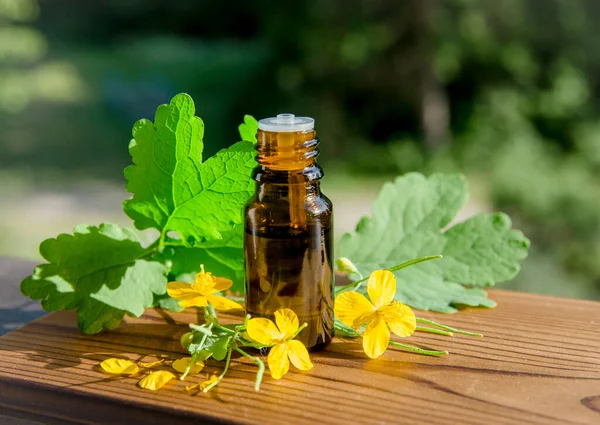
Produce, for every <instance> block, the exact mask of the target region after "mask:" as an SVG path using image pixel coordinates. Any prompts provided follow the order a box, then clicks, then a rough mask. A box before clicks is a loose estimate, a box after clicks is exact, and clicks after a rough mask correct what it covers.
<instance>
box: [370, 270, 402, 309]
mask: <svg viewBox="0 0 600 425" xmlns="http://www.w3.org/2000/svg"><path fill="white" fill-rule="evenodd" d="M367 293H368V294H369V299H370V300H371V302H372V303H373V305H374V306H375V308H379V307H381V306H382V305H384V304H387V303H389V302H392V301H393V300H394V297H395V296H396V276H394V274H393V273H392V272H390V271H389V270H375V271H374V272H373V273H371V276H369V282H368V283H367Z"/></svg>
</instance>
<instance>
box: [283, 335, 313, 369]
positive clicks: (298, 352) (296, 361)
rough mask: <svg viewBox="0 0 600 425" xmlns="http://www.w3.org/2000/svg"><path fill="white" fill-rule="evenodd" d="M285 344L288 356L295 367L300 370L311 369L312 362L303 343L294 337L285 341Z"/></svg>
mask: <svg viewBox="0 0 600 425" xmlns="http://www.w3.org/2000/svg"><path fill="white" fill-rule="evenodd" d="M285 344H286V345H287V353H288V357H289V358H290V361H291V362H292V364H293V365H294V366H296V368H298V369H300V370H311V369H312V368H313V364H312V362H311V361H310V357H309V356H308V350H307V349H306V347H305V346H304V344H302V343H301V342H300V341H297V340H295V339H292V340H290V341H286V343H285Z"/></svg>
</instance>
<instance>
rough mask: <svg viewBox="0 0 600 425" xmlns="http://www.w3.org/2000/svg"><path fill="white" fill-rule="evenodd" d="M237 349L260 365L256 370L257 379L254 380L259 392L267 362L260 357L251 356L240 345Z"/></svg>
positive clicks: (256, 389)
mask: <svg viewBox="0 0 600 425" xmlns="http://www.w3.org/2000/svg"><path fill="white" fill-rule="evenodd" d="M235 351H237V352H238V353H240V354H241V355H242V356H245V357H248V358H249V359H250V360H252V361H253V362H254V363H256V365H257V366H258V371H257V372H256V381H255V382H254V391H256V392H259V391H260V384H261V382H262V379H263V375H264V374H265V363H264V362H263V361H262V360H261V359H259V358H258V357H254V356H251V355H250V354H248V353H246V352H245V351H244V350H242V349H241V348H239V347H236V349H235Z"/></svg>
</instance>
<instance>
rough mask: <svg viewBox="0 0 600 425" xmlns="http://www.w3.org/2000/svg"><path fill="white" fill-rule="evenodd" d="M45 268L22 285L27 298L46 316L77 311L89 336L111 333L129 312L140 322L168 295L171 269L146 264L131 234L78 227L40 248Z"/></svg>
mask: <svg viewBox="0 0 600 425" xmlns="http://www.w3.org/2000/svg"><path fill="white" fill-rule="evenodd" d="M40 253H41V255H42V257H44V259H45V260H47V261H48V264H42V265H40V266H38V267H36V269H35V270H34V273H33V275H32V276H29V277H28V278H26V279H25V280H24V281H23V282H22V283H21V291H22V292H23V294H24V295H26V296H28V297H30V298H32V299H35V300H41V301H42V307H43V308H44V309H45V310H47V311H58V310H63V309H65V310H72V309H77V315H78V318H79V327H80V329H81V330H82V331H83V332H86V333H97V332H100V331H101V330H102V329H113V328H115V327H117V326H118V325H119V323H120V322H121V320H122V319H123V315H124V314H125V313H128V314H130V315H132V316H135V317H139V316H141V315H142V314H143V313H144V309H145V308H146V307H151V306H152V304H153V295H154V294H158V295H160V294H164V293H165V291H166V283H167V280H166V275H167V269H166V267H165V266H164V265H163V264H160V263H158V262H156V261H151V260H149V259H144V255H145V253H146V251H145V250H144V248H142V246H141V245H140V243H139V241H138V239H137V236H136V235H135V233H134V232H133V231H132V230H129V229H125V228H121V227H119V226H117V225H115V224H110V223H106V224H101V225H100V226H99V227H95V226H83V225H80V226H77V227H76V228H75V230H74V233H73V235H67V234H61V235H59V236H58V237H57V238H56V239H48V240H46V241H44V242H42V244H41V245H40Z"/></svg>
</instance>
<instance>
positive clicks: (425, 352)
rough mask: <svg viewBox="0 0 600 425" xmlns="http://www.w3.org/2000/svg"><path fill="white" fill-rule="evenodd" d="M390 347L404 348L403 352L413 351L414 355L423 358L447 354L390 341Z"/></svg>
mask: <svg viewBox="0 0 600 425" xmlns="http://www.w3.org/2000/svg"><path fill="white" fill-rule="evenodd" d="M390 345H392V346H394V347H400V348H404V349H405V350H409V351H413V352H415V353H418V354H423V355H425V356H443V355H445V354H448V352H447V351H434V350H425V349H423V348H419V347H414V346H412V345H408V344H402V343H400V342H396V341H390Z"/></svg>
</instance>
